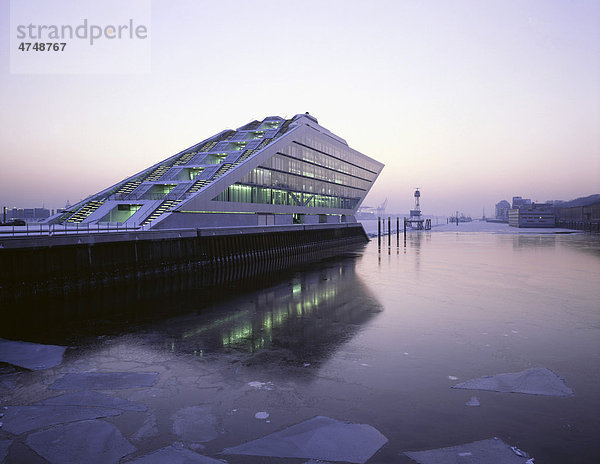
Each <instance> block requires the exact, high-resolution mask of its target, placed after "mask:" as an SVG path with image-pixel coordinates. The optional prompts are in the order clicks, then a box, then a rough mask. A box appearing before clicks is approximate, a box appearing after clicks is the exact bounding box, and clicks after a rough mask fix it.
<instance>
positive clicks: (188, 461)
mask: <svg viewBox="0 0 600 464" xmlns="http://www.w3.org/2000/svg"><path fill="white" fill-rule="evenodd" d="M165 463H169V464H224V463H223V461H217V460H216V459H213V458H209V457H207V456H202V455H201V454H198V453H195V452H193V451H190V450H186V449H178V448H175V447H174V446H167V447H166V448H161V449H159V450H158V451H155V452H154V453H150V454H146V455H145V456H142V457H141V458H137V459H134V460H133V461H127V464H165Z"/></svg>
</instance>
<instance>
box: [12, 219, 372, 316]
mask: <svg viewBox="0 0 600 464" xmlns="http://www.w3.org/2000/svg"><path fill="white" fill-rule="evenodd" d="M367 241H368V238H367V236H366V234H365V232H364V229H363V228H362V226H361V225H360V224H344V225H342V224H336V225H333V224H331V225H327V224H323V225H314V226H309V225H296V226H270V227H269V226H265V227H247V228H235V229H232V228H221V229H219V228H213V229H185V230H169V231H140V232H136V231H129V232H122V233H121V232H119V233H110V234H80V235H79V234H78V235H65V236H60V235H59V236H39V237H26V238H18V239H17V238H13V239H0V310H1V312H0V315H2V313H4V312H5V311H7V308H8V306H10V305H11V304H15V303H19V301H21V300H28V299H30V298H32V297H39V298H41V299H44V298H50V297H55V296H67V295H69V294H77V293H80V292H84V291H89V290H94V289H103V288H106V287H109V286H111V285H123V283H127V282H128V281H132V280H133V281H135V280H136V279H139V278H145V277H146V278H147V277H152V276H155V277H159V276H161V275H169V274H174V273H178V274H181V273H184V274H185V273H188V274H194V276H195V277H194V278H195V281H198V278H200V280H201V281H202V282H203V284H205V285H206V286H211V285H214V284H218V283H222V282H223V281H224V280H235V279H243V278H245V277H246V276H251V275H256V273H257V272H259V271H261V269H265V270H266V269H269V270H271V271H277V270H279V269H285V268H289V267H292V266H294V265H298V264H303V263H308V262H313V261H317V260H319V259H323V258H327V257H331V256H335V255H336V254H340V253H343V252H344V251H347V250H350V249H351V248H353V247H356V246H357V245H360V244H364V243H366V242H367Z"/></svg>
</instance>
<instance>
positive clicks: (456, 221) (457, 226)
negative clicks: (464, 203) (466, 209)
mask: <svg viewBox="0 0 600 464" xmlns="http://www.w3.org/2000/svg"><path fill="white" fill-rule="evenodd" d="M456 227H458V211H457V212H456Z"/></svg>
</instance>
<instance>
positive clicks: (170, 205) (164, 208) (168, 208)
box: [141, 200, 181, 226]
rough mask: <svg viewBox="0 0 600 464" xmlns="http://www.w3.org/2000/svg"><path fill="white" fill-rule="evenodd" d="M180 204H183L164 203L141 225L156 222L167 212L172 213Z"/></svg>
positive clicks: (170, 201)
mask: <svg viewBox="0 0 600 464" xmlns="http://www.w3.org/2000/svg"><path fill="white" fill-rule="evenodd" d="M178 203H181V200H166V201H163V202H162V203H161V204H160V205H159V206H158V208H156V209H155V210H154V211H153V212H152V214H150V216H148V217H147V218H146V219H144V220H143V221H142V223H141V225H142V226H145V225H146V224H148V223H150V222H152V221H154V220H155V219H156V218H157V217H159V216H160V215H161V214H163V213H166V212H167V211H171V210H172V209H173V208H174V207H175V206H176V205H177V204H178Z"/></svg>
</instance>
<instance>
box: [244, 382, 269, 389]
mask: <svg viewBox="0 0 600 464" xmlns="http://www.w3.org/2000/svg"><path fill="white" fill-rule="evenodd" d="M248 385H249V386H251V387H252V388H258V389H261V390H273V387H274V385H273V382H258V381H253V382H248Z"/></svg>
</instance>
